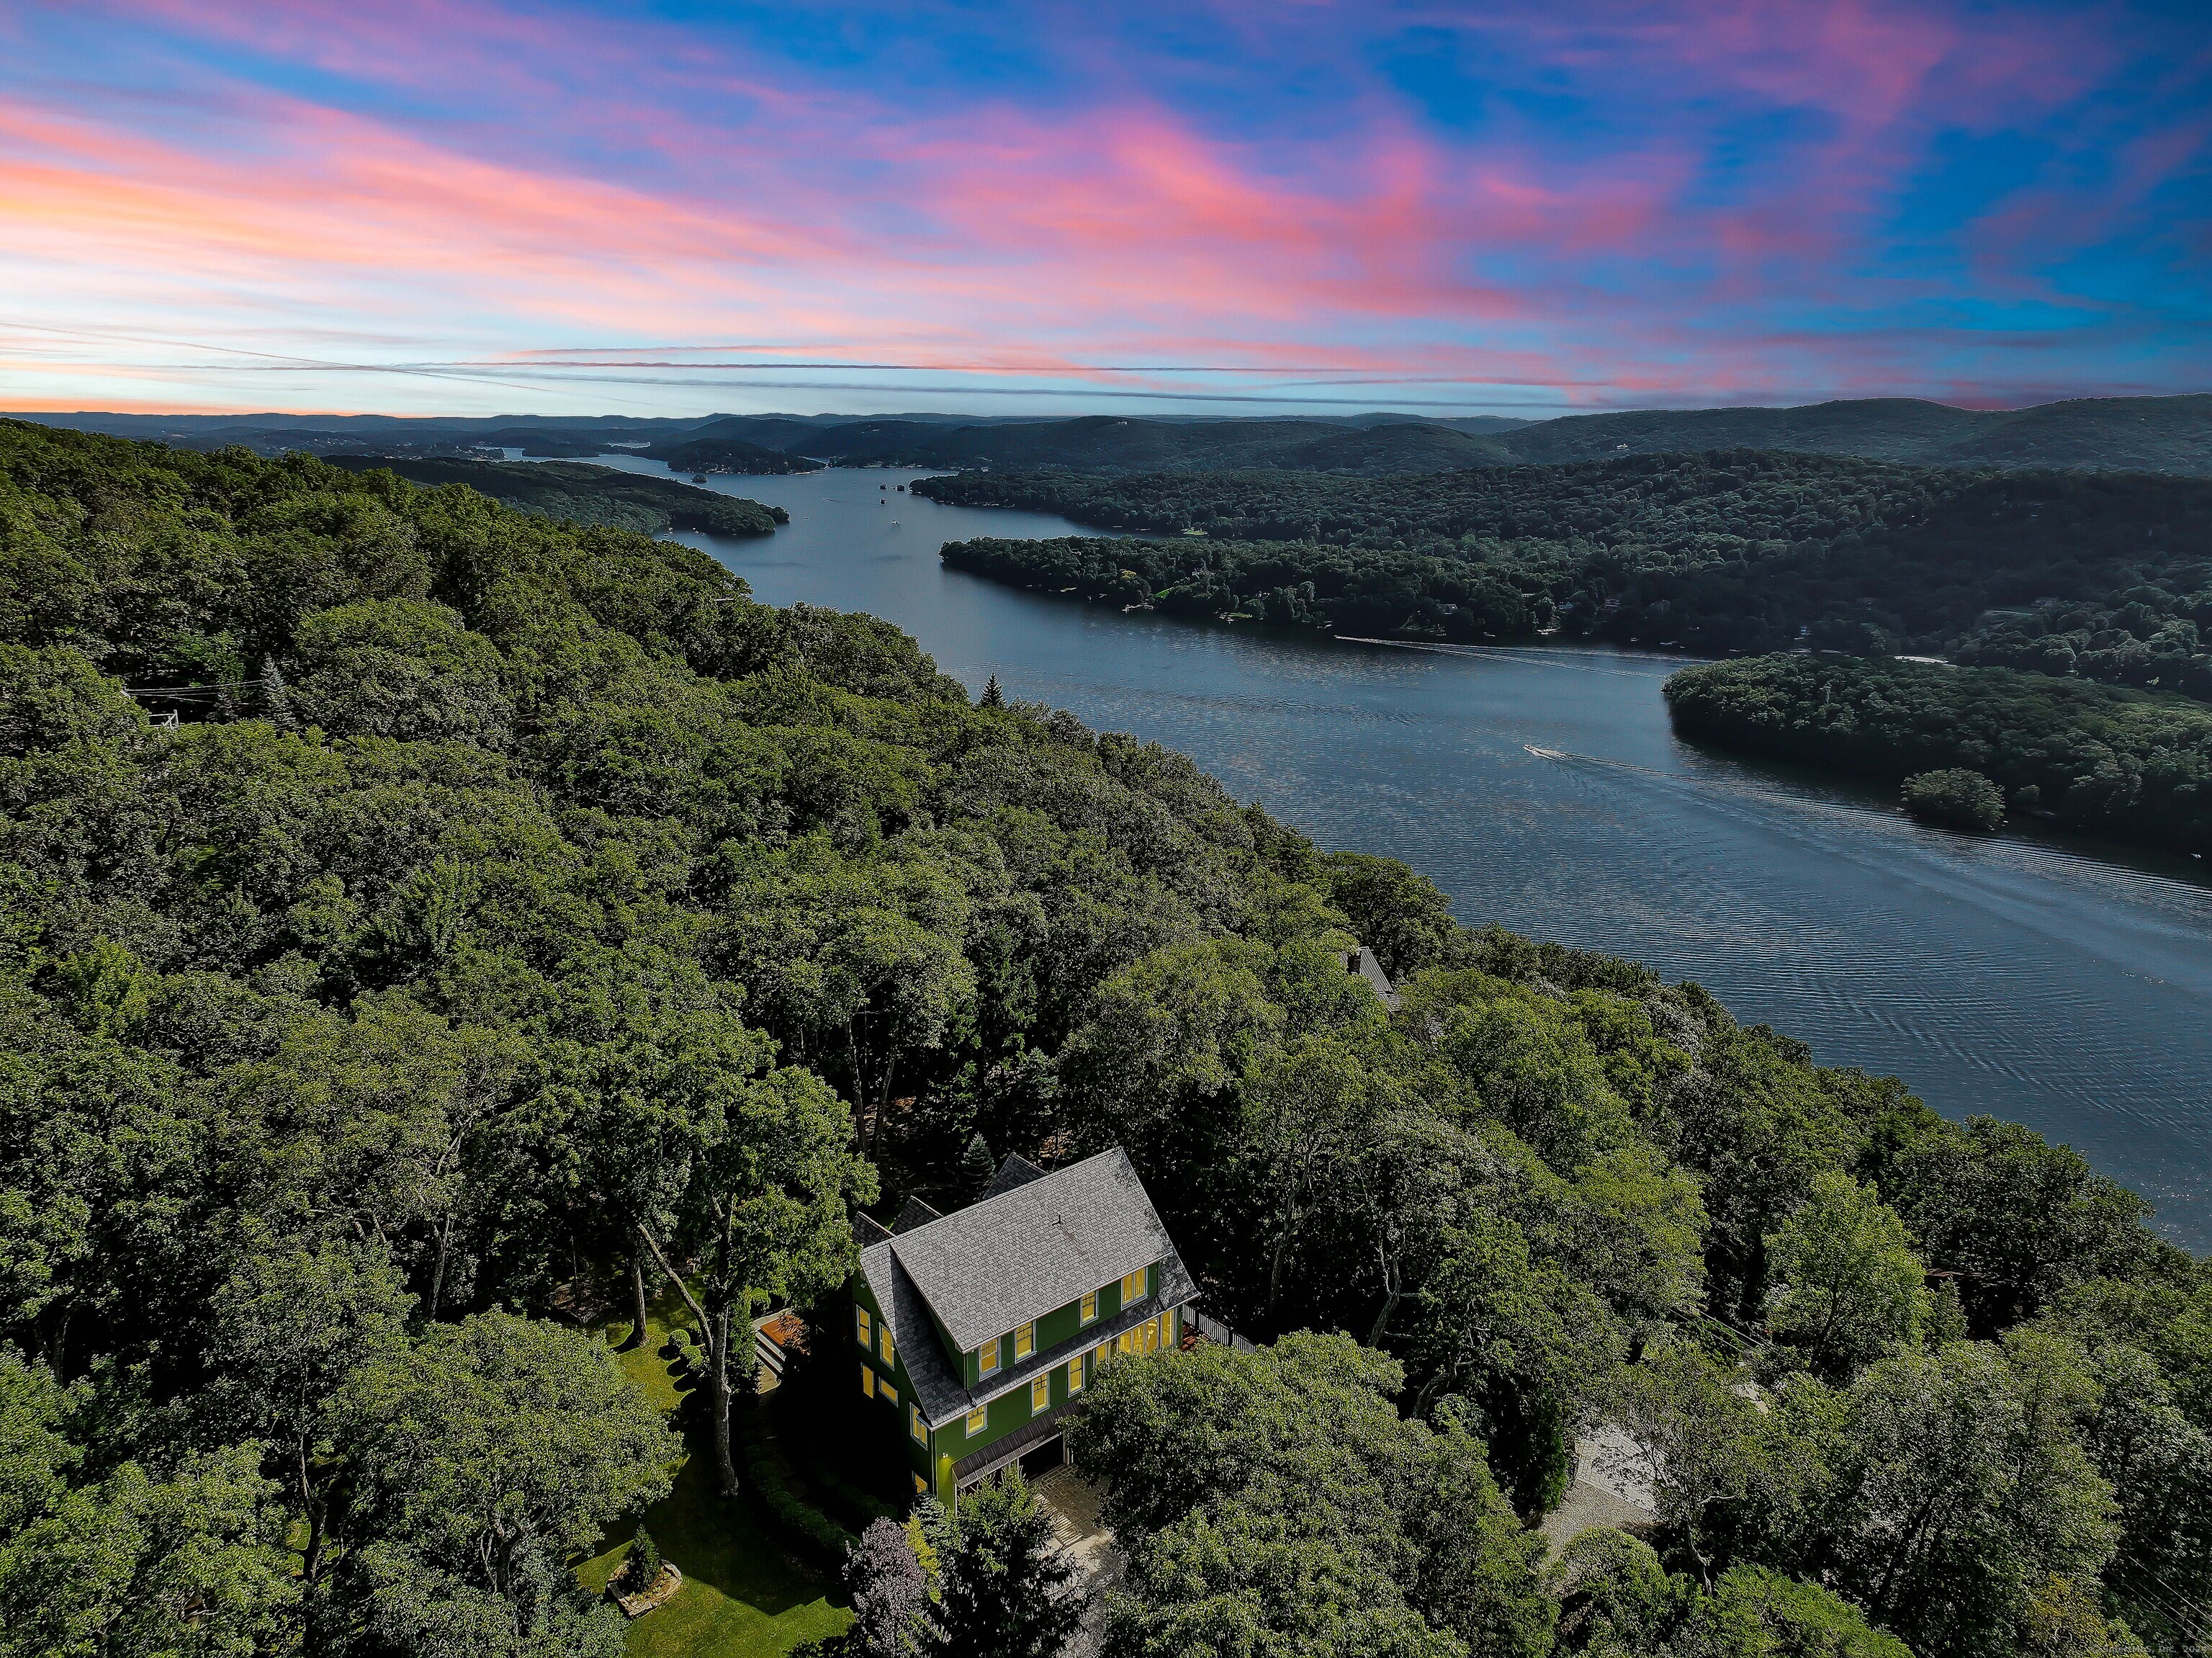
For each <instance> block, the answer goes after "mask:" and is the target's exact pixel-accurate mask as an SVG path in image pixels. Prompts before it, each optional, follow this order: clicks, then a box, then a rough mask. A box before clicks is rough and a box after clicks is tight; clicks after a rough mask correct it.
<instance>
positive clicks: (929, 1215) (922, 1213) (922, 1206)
mask: <svg viewBox="0 0 2212 1658" xmlns="http://www.w3.org/2000/svg"><path fill="white" fill-rule="evenodd" d="M944 1218H945V1217H944V1216H942V1215H939V1213H938V1212H937V1211H936V1210H933V1209H932V1208H931V1207H930V1206H929V1205H928V1204H926V1203H924V1202H922V1200H921V1198H908V1199H907V1200H906V1202H904V1203H903V1204H900V1205H899V1212H898V1213H897V1214H896V1216H893V1217H892V1219H891V1230H892V1231H893V1232H911V1231H913V1230H914V1229H915V1228H916V1227H918V1226H927V1225H928V1224H929V1223H930V1222H932V1221H941V1220H943V1219H944Z"/></svg>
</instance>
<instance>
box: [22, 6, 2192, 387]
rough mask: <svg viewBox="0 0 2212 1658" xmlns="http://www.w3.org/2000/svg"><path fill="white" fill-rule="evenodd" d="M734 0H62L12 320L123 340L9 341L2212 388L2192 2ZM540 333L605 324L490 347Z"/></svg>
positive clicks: (72, 356)
mask: <svg viewBox="0 0 2212 1658" xmlns="http://www.w3.org/2000/svg"><path fill="white" fill-rule="evenodd" d="M5 27H8V28H9V29H11V30H12V34H10V35H9V37H8V39H7V42H6V44H7V45H8V46H9V52H7V53H6V54H5V56H6V58H7V64H8V66H7V67H6V68H4V69H0V219H4V222H6V224H7V226H8V229H9V235H8V236H7V238H6V239H5V241H4V244H0V292H4V293H5V294H7V295H8V296H10V297H9V301H8V302H7V308H6V312H5V314H4V315H0V324H14V325H17V326H19V327H27V328H30V329H33V330H35V329H38V328H46V329H61V330H73V331H76V332H80V333H91V334H94V335H96V336H97V337H98V339H97V341H96V342H95V343H88V342H84V341H80V342H78V344H76V346H75V347H73V348H70V349H69V350H61V349H59V348H58V347H47V348H40V349H30V348H27V347H23V346H22V342H23V341H25V340H33V339H35V338H46V339H48V340H50V341H51V340H52V338H54V337H53V336H51V335H48V336H36V335H34V334H33V333H20V334H16V335H13V336H8V337H7V338H10V339H11V340H12V341H13V342H14V344H15V345H16V346H17V347H18V348H19V349H14V350H9V352H8V353H7V355H5V356H0V404H4V405H12V406H17V407H32V406H75V405H79V404H82V403H83V402H85V401H86V400H88V399H95V400H97V399H99V398H105V399H107V400H113V399H117V398H118V397H122V396H125V395H126V394H127V395H128V396H129V397H131V398H133V399H138V400H141V401H150V402H153V403H157V404H159V403H171V402H190V401H191V400H192V399H194V398H198V399H202V400H204V402H206V403H207V404H208V405H210V406H232V407H238V406H248V405H252V406H270V404H271V403H272V402H276V403H280V404H281V405H283V406H291V407H299V408H317V407H338V406H348V407H351V406H362V405H363V404H364V403H375V404H380V405H384V406H393V407H407V408H422V409H430V408H471V409H476V408H486V407H491V406H501V407H513V406H522V405H518V404H517V403H516V402H515V401H514V399H516V398H517V397H521V398H524V399H528V400H529V401H528V404H527V406H532V407H548V408H550V407H562V408H582V407H589V406H592V405H593V401H594V396H595V393H593V391H592V387H593V386H594V385H605V386H607V387H613V386H616V385H623V386H627V387H629V388H630V389H629V392H627V393H624V400H625V401H628V402H630V403H633V404H639V403H642V404H648V405H652V406H655V407H665V408H666V409H667V410H669V411H692V410H703V409H704V408H705V407H707V406H721V407H727V406H731V399H732V397H738V398H740V399H750V401H751V403H754V404H757V401H758V399H759V396H760V395H761V394H763V393H767V392H769V391H775V392H778V393H785V392H790V391H804V390H806V389H807V388H808V387H809V384H810V382H809V381H806V380H805V379H804V378H802V377H793V375H787V376H786V377H785V378H784V379H783V380H782V381H780V382H771V381H768V380H767V379H765V378H764V377H763V375H761V373H760V372H759V371H758V370H748V371H745V375H749V376H750V377H744V376H743V375H739V374H738V373H737V372H735V371H727V372H724V373H722V374H720V375H719V376H718V375H711V374H702V373H697V372H691V373H687V374H684V375H678V374H676V373H675V372H673V370H671V372H669V373H666V374H661V373H658V372H656V373H654V374H653V375H644V374H643V373H642V372H641V367H640V366H638V364H637V360H638V359H641V358H646V357H665V356H668V355H670V354H671V348H669V347H667V346H666V344H665V342H666V341H669V340H671V339H674V340H679V341H682V340H715V339H723V340H727V339H739V340H745V341H750V342H752V344H751V346H750V347H749V348H748V349H750V350H755V351H756V352H757V353H759V354H761V356H762V357H763V361H773V360H774V359H775V358H779V357H780V358H785V359H795V360H804V361H805V362H807V363H825V364H837V365H849V369H847V368H843V367H841V368H840V369H834V370H833V369H808V370H806V371H805V372H806V373H808V374H814V375H819V376H820V379H819V380H818V381H815V382H812V383H814V384H818V385H819V386H820V387H822V397H821V398H820V399H817V401H820V402H821V403H822V404H823V406H841V405H840V404H839V403H838V402H837V401H836V399H851V398H853V397H860V396H861V395H862V393H864V392H865V393H866V397H865V400H866V401H867V402H870V403H873V404H876V405H881V404H883V403H884V401H885V399H886V395H887V393H886V390H885V389H883V388H886V387H887V388H889V391H890V393H896V391H897V390H899V389H902V388H905V389H911V390H912V391H913V392H914V393H915V394H917V395H926V396H928V397H929V398H930V399H932V400H933V403H935V404H936V405H937V406H958V405H957V402H955V403H953V404H951V405H947V404H946V403H945V396H946V395H948V394H949V395H953V396H956V397H957V396H958V395H970V396H974V397H976V398H978V399H987V401H988V403H989V404H990V405H992V406H994V407H1004V406H1008V405H1012V404H1015V403H1018V399H1020V397H1022V396H1023V395H1031V396H1034V397H1036V399H1037V400H1038V403H1039V406H1041V407H1042V406H1051V407H1054V408H1060V407H1062V406H1065V405H1066V404H1067V403H1068V402H1069V401H1070V400H1071V397H1070V394H1074V398H1073V400H1076V401H1079V400H1080V395H1081V394H1082V393H1085V391H1086V390H1088V391H1091V392H1093V393H1096V394H1097V395H1098V396H1099V397H1101V398H1102V399H1103V398H1104V397H1106V395H1107V394H1108V393H1109V392H1111V393H1114V394H1115V399H1116V400H1118V399H1121V398H1122V397H1126V396H1128V395H1132V394H1136V395H1141V394H1146V393H1152V394H1157V395H1158V396H1159V397H1160V398H1162V399H1170V398H1173V399H1189V398H1192V397H1199V398H1206V397H1218V398H1220V399H1225V400H1227V399H1250V398H1256V399H1261V400H1262V401H1263V402H1264V401H1266V400H1268V399H1282V400H1285V401H1288V400H1290V399H1292V398H1293V397H1295V396H1322V395H1328V396H1330V397H1334V395H1336V393H1331V392H1328V390H1327V388H1326V387H1319V388H1313V387H1306V388H1297V387H1291V386H1289V385H1287V384H1286V383H1285V372H1286V371H1289V370H1292V369H1297V371H1298V372H1301V373H1315V374H1321V375H1323V376H1324V377H1325V378H1334V379H1335V380H1337V381H1343V382H1346V383H1357V384H1364V385H1370V386H1376V387H1385V386H1390V385H1395V384H1414V383H1419V384H1422V385H1425V386H1429V387H1443V388H1445V391H1446V393H1449V390H1450V389H1451V388H1459V389H1460V390H1461V391H1462V392H1463V393H1464V398H1465V403H1464V406H1467V407H1470V408H1473V407H1480V406H1496V405H1500V404H1502V403H1505V402H1511V403H1515V404H1522V403H1526V402H1528V401H1530V400H1534V401H1537V402H1540V403H1541V402H1544V401H1547V400H1548V401H1551V402H1553V403H1555V404H1558V405H1562V406H1603V405H1619V404H1626V403H1638V402H1671V403H1681V402H1705V401H1712V400H1723V399H1744V400H1786V399H1801V398H1805V397H1812V396H1820V395H1825V394H1846V395H1863V394H1868V393H1908V394H1923V395H1936V396H1945V397H1951V398H1954V399H1955V398H1971V399H1974V400H1977V401H1997V402H2002V401H2005V400H2007V399H2016V400H2026V399H2030V398H2033V397H2038V396H2045V395H2049V394H2051V393H2052V392H2053V391H2057V392H2062V393H2063V392H2074V393H2098V392H2104V391H2138V390H2142V389H2146V388H2149V389H2167V390H2177V391H2179V390H2197V389H2204V388H2205V387H2206V386H2207V385H2208V384H2212V283H2208V279H2207V274H2206V268H2205V266H2206V262H2205V260H2204V259H2203V250H2204V248H2205V247H2207V246H2208V245H2212V123H2208V122H2207V121H2206V120H2205V119H2204V118H2203V113H2202V112H2203V109H2204V108H2206V107H2212V95H2208V94H2212V27H2208V26H2207V25H2206V24H2204V23H2203V22H2200V21H2195V20H2194V19H2192V18H2191V17H2189V16H2187V15H2185V14H2182V13H2160V11H2158V10H2156V9H2142V10H2141V11H2138V12H2124V11H2123V10H2119V9H2100V10H2099V11H2098V12H2097V13H2096V14H2095V15H2093V16H2092V15H2089V14H2087V13H2085V12H2083V11H2082V10H2081V9H2079V8H2069V7H2065V6H2058V5H2036V4H2023V3H2002V0H1999V3H1984V4H1980V5H1977V6H1966V5H1960V4H1952V3H1943V0H1935V3H1923V4H1913V5H1890V4H1886V3H1883V0H1808V3H1806V4H1803V5H1798V6H1790V7H1774V6H1771V5H1767V4H1763V3H1759V0H1693V3H1668V4H1664V5H1662V4H1658V3H1650V4H1639V3H1632V0H1620V3H1613V4H1588V5H1579V6H1578V5H1575V4H1571V3H1569V4H1544V5H1539V4H1534V3H1526V0H1507V3H1504V4H1499V5H1492V6H1485V7H1480V8H1476V7H1474V6H1464V7H1462V6H1456V5H1447V4H1439V3H1406V4H1401V5H1395V6H1394V5H1389V4H1373V5H1364V6H1361V7H1358V8H1352V7H1350V6H1342V5H1330V4H1316V5H1312V6H1308V7H1301V8H1294V9H1283V8H1280V7H1276V6H1272V5H1271V6H1269V7H1267V8H1265V9H1260V8H1256V7H1253V6H1249V5H1246V4H1242V3H1233V0H1218V3H1215V4H1213V5H1211V6H1206V5H1201V6H1199V7H1197V8H1195V9H1192V8H1189V7H1184V8H1182V9H1164V8H1163V9H1158V11H1148V10H1147V9H1145V8H1141V7H1139V8H1135V9H1127V10H1118V11H1116V13H1115V15H1112V16H1104V15H1101V14H1100V11H1099V9H1096V8H1091V9H1083V8H1074V7H1062V6H1057V5H1029V6H1022V7H1012V8H1005V9H994V11H993V12H992V13H991V14H990V15H981V16H979V15H977V14H976V13H975V12H974V11H972V10H969V9H958V8H951V7H946V8H944V9H934V8H931V7H927V6H924V7H921V8H918V9H917V8H914V7H901V8H897V9H889V8H884V9H876V8H872V7H868V6H859V5H856V6H848V7H845V8H842V9H829V8H823V9H806V10H805V12H804V13H803V14H802V13H800V12H798V11H795V10H793V9H766V8H763V9H759V10H757V11H753V10H749V9H744V8H734V9H714V11H713V12H712V15H702V9H700V8H696V7H689V6H678V5H677V4H676V3H674V0H668V3H665V4H662V5H659V6H654V5H649V4H642V3H638V4H626V5H616V4H611V3H610V4H607V5H604V6H596V5H589V4H583V3H569V4H566V5H552V6H534V7H532V8H530V9H527V10H525V9H520V8H519V7H509V6H506V5H502V4H500V3H495V0H482V3H467V4H456V3H448V0H397V3H390V4H385V5H369V6H362V5H359V4H349V5H346V6H340V5H337V4H333V3H326V0H300V3H293V4H288V5H273V4H272V5H260V4H253V3H231V4H225V5H222V6H216V5H213V4H205V3H200V0H106V3H100V4H89V3H82V4H73V5H70V6H66V7H64V6H52V7H41V6H36V5H33V6H30V7H27V8H24V9H21V10H20V11H19V12H18V13H17V14H16V15H15V17H14V19H13V21H12V22H10V23H9V24H8V25H6V26H5ZM87 64H92V65H96V66H97V71H98V72H97V74H96V75H94V76H90V77H88V74H87V71H86V69H85V67H84V66H85V65H87ZM124 334H135V335H139V336H161V337H163V338H166V339H168V340H186V341H193V342H198V343H201V344H205V345H208V346H210V347H216V346H222V347H229V348H233V349H245V350H261V351H265V352H268V353H270V354H272V357H273V358H276V359H283V358H288V357H289V358H305V359H312V360H313V362H312V366H311V365H310V364H309V363H293V364H289V365H288V364H287V363H283V362H282V361H267V362H264V363H261V364H259V365H258V366H257V367H256V368H254V369H252V371H251V372H241V371H240V369H239V368H238V367H237V365H236V362H235V361H233V362H232V363H231V366H229V367H228V368H219V367H217V366H216V364H217V363H219V362H221V361H222V357H221V354H220V353H219V352H217V351H214V350H210V351H206V352H190V351H179V350H177V349H175V348H173V346H168V345H160V346H157V345H153V344H137V343H133V342H131V341H128V340H125V339H123V338H119V336H121V335H124ZM333 338H347V339H349V340H353V341H356V342H359V344H356V345H353V346H350V347H349V348H348V349H346V350H343V351H340V352H337V353H332V352H331V351H330V350H328V349H327V343H328V342H329V341H331V339H333ZM378 340H390V341H392V342H394V346H393V349H392V350H389V351H388V352H387V351H385V350H379V349H378V348H377V347H376V346H375V345H374V342H375V341H378ZM623 342H630V343H629V344H624V343H623ZM656 342H658V344H656ZM587 345H589V346H598V347H604V348H606V350H607V351H608V353H609V354H610V355H611V356H612V357H615V358H617V359H618V360H617V361H609V362H605V363H587V362H586V361H585V360H584V359H583V358H582V357H579V356H577V355H575V353H577V352H578V351H579V350H580V348H583V347H585V346H587ZM533 353H537V354H551V355H554V356H562V354H567V355H566V356H565V357H563V360H562V362H561V363H559V364H558V366H557V367H556V366H554V365H552V364H550V363H545V362H544V361H543V360H542V357H541V362H540V368H539V369H538V371H535V372H533V373H532V374H531V375H519V374H508V373H506V372H503V371H502V370H501V369H500V368H499V367H498V366H497V365H499V364H501V363H514V364H518V365H519V364H520V363H521V362H523V361H524V360H525V359H526V358H527V357H530V356H531V355H532V354H533ZM433 359H435V360H436V362H437V363H439V364H440V365H441V366H436V367H429V366H427V364H428V361H429V360H433ZM410 360H411V361H412V363H413V364H414V366H412V367H410ZM884 363H896V364H901V365H909V366H908V367H904V368H902V369H899V370H898V371H897V372H898V373H900V374H902V375H908V376H910V378H908V379H904V380H896V379H895V380H890V381H885V380H884V379H883V378H882V377H881V376H882V375H883V373H884V370H883V369H881V368H880V367H878V366H876V365H881V364H884ZM652 366H653V369H655V370H656V371H657V370H658V369H659V366H660V365H659V364H653V365H652ZM688 366H689V367H690V369H695V370H696V369H697V367H698V365H697V364H696V363H694V364H691V365H688ZM387 371H388V376H389V377H384V376H386V375H387ZM1239 371H1242V372H1241V374H1240V372H1239ZM859 373H866V374H867V375H870V376H872V377H871V378H869V379H868V380H866V381H860V380H859V379H856V378H855V375H856V374H859ZM369 374H374V375H379V376H380V378H378V379H376V380H374V381H366V380H363V379H362V375H369ZM463 376H470V377H467V378H464V377H463ZM338 380H343V381H346V382H347V383H346V386H345V388H344V389H343V391H342V392H340V391H337V390H335V389H334V387H333V382H334V381H338ZM240 381H246V382H249V383H247V384H244V385H241V384H240ZM726 387H727V388H734V389H729V390H725V389H723V388H726ZM746 388H750V389H746ZM334 397H335V398H336V399H337V401H331V400H330V399H333V398H334ZM487 397H490V398H492V399H494V402H493V403H491V404H487V403H486V402H485V399H486V398H487ZM602 400H605V399H602ZM780 400H781V402H782V403H783V404H785V405H790V404H791V403H792V402H793V399H792V398H790V397H788V396H784V397H781V399H780ZM798 400H799V401H801V402H804V401H805V399H798ZM890 400H891V401H893V402H896V401H898V400H901V399H898V398H897V397H896V395H891V396H890ZM1425 400H1427V401H1449V397H1448V396H1447V395H1442V394H1440V395H1439V397H1438V398H1436V399H1425ZM842 406H859V405H856V404H853V403H851V402H850V401H849V400H848V401H847V402H845V403H844V404H842Z"/></svg>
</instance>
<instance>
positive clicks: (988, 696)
mask: <svg viewBox="0 0 2212 1658" xmlns="http://www.w3.org/2000/svg"><path fill="white" fill-rule="evenodd" d="M978 706H980V707H983V708H1004V707H1005V706H1006V692H1003V691H1001V690H1000V689H999V676H998V675H997V674H993V675H992V676H991V677H990V678H989V679H987V680H985V681H984V682H983V698H982V701H981V703H980V704H978Z"/></svg>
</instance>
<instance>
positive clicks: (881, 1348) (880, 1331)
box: [876, 1324, 891, 1364]
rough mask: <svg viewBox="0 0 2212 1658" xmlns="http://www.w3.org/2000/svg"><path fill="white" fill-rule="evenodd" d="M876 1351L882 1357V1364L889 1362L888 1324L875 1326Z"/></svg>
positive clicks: (889, 1340)
mask: <svg viewBox="0 0 2212 1658" xmlns="http://www.w3.org/2000/svg"><path fill="white" fill-rule="evenodd" d="M876 1350H877V1351H878V1352H880V1353H881V1354H882V1355H883V1356H884V1363H885V1364H889V1363H890V1362H891V1327H890V1326H889V1325H888V1324H879V1325H878V1326H876Z"/></svg>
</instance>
